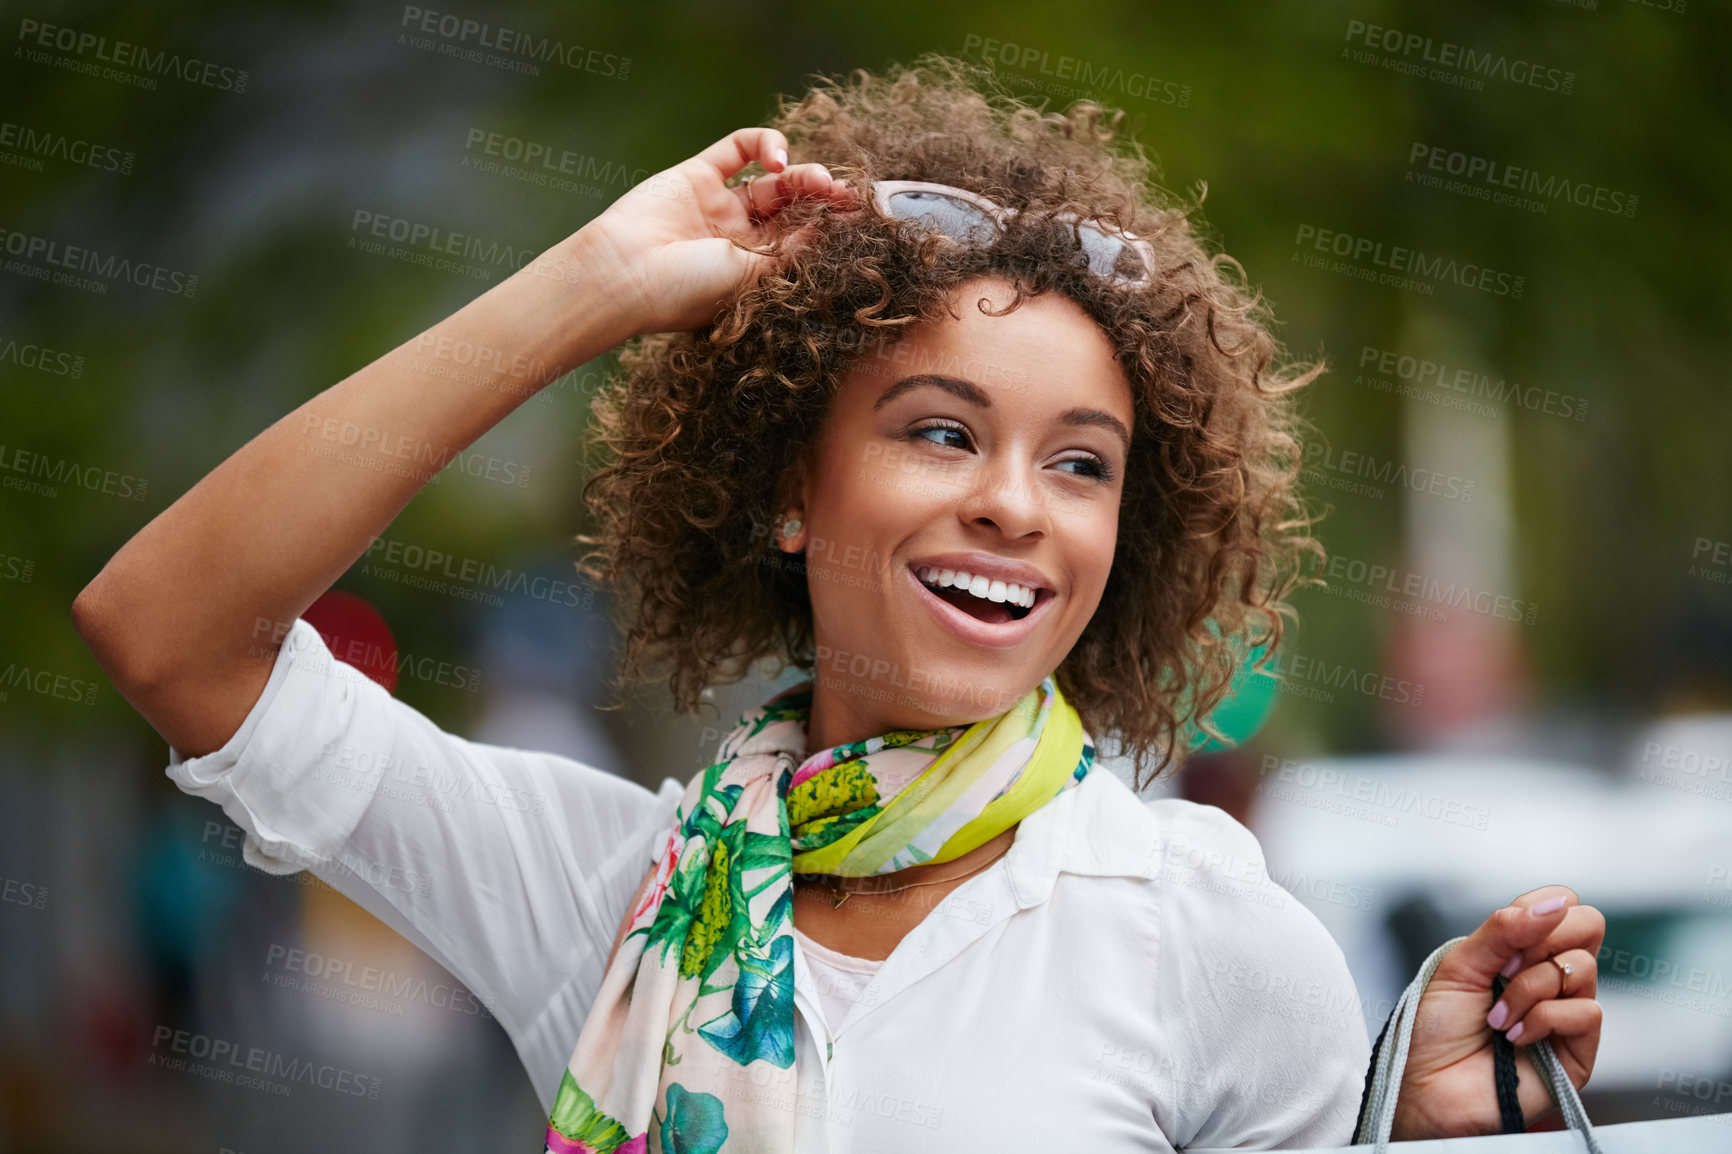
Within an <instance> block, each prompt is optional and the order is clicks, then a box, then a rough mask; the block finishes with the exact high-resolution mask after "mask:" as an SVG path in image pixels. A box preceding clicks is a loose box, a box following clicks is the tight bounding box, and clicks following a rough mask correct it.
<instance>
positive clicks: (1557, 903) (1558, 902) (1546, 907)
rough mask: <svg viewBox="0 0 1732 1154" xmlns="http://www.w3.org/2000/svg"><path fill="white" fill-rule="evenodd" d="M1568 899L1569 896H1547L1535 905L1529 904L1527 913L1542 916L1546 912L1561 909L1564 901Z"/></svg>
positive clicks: (1554, 911) (1549, 912) (1537, 916)
mask: <svg viewBox="0 0 1732 1154" xmlns="http://www.w3.org/2000/svg"><path fill="white" fill-rule="evenodd" d="M1569 900H1570V899H1569V898H1566V897H1563V896H1561V895H1560V896H1558V897H1555V898H1547V899H1546V900H1545V901H1543V902H1541V903H1540V904H1539V905H1537V906H1529V907H1528V913H1530V914H1532V915H1533V916H1534V917H1536V918H1539V917H1544V916H1545V915H1546V914H1551V913H1556V912H1557V911H1558V910H1561V909H1563V908H1564V903H1565V902H1567V901H1569Z"/></svg>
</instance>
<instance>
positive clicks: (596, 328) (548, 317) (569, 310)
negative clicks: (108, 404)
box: [74, 232, 631, 751]
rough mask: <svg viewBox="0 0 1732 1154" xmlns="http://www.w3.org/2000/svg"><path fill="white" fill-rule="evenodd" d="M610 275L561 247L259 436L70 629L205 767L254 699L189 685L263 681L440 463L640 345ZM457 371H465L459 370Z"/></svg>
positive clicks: (113, 568)
mask: <svg viewBox="0 0 1732 1154" xmlns="http://www.w3.org/2000/svg"><path fill="white" fill-rule="evenodd" d="M609 270H610V266H609V263H608V262H607V261H606V260H605V259H602V258H601V257H598V256H596V255H594V247H593V243H592V241H591V238H590V237H589V236H586V234H585V233H582V232H580V233H578V234H577V235H575V236H573V237H571V238H568V239H567V240H566V241H563V242H561V244H559V245H556V246H554V247H553V248H551V249H549V250H548V252H547V253H545V254H543V256H542V257H540V258H538V259H537V260H536V261H534V262H531V263H530V264H529V265H526V266H525V267H524V268H523V269H521V270H519V271H518V272H516V273H515V274H513V275H512V276H511V277H509V278H507V279H506V280H505V281H503V282H501V283H500V284H498V285H496V286H494V287H493V288H492V289H490V290H488V291H487V292H486V293H484V294H482V295H481V296H480V297H478V298H476V299H475V300H473V301H471V302H470V303H469V304H467V305H465V306H464V307H463V308H461V309H459V310H458V311H457V312H455V313H453V314H452V315H451V316H449V317H447V318H446V319H445V320H443V321H441V322H439V323H438V324H436V325H434V326H433V327H432V328H430V329H428V330H426V331H425V332H424V333H421V334H419V335H418V336H416V337H414V338H411V339H410V340H408V341H406V342H404V343H403V344H402V345H400V346H398V347H397V348H395V349H393V350H392V351H390V352H389V353H386V354H385V355H384V356H382V357H380V358H379V359H378V360H376V361H374V362H373V363H371V364H369V365H368V366H366V367H365V368H363V369H361V370H360V371H359V372H356V373H354V374H353V375H351V376H349V377H347V378H345V379H344V380H342V381H340V382H338V383H337V384H335V385H333V386H331V387H330V388H328V389H326V390H325V391H324V392H322V393H320V394H319V395H318V396H316V397H314V398H312V399H311V400H309V401H308V402H306V403H305V404H304V405H302V406H300V407H299V408H297V409H296V410H294V411H293V412H291V413H289V414H288V415H287V416H285V417H283V418H282V419H281V420H279V421H277V422H276V423H275V424H273V425H272V426H270V427H269V428H268V429H266V430H264V431H263V432H262V433H260V434H259V435H258V436H256V437H254V438H253V439H252V440H251V441H249V442H248V443H247V444H246V445H244V446H242V447H241V448H240V449H239V450H237V451H236V452H235V453H234V454H233V455H231V456H230V457H229V458H228V459H227V460H225V461H224V462H223V463H222V464H221V465H219V466H218V467H217V468H216V469H214V470H212V472H211V473H210V474H209V475H207V476H206V477H204V478H203V479H202V480H201V481H199V482H198V484H196V485H195V486H193V487H192V489H190V490H189V491H188V492H187V493H185V494H184V495H183V496H182V497H181V498H180V499H179V500H177V501H175V502H174V504H172V505H171V506H169V508H167V509H166V510H164V511H163V512H162V513H161V514H160V515H158V516H157V517H156V518H155V519H154V520H152V521H151V522H150V523H149V524H148V525H146V526H145V527H144V528H143V529H142V530H140V531H139V533H138V534H137V535H136V536H134V537H133V538H132V540H130V541H129V542H127V544H126V545H125V546H124V547H122V548H121V550H120V551H119V552H118V553H116V554H115V556H114V557H113V558H112V559H111V560H110V561H109V563H108V564H107V566H105V567H104V569H103V570H102V572H101V573H100V574H98V575H97V577H96V578H95V580H93V581H92V582H91V583H90V585H89V586H88V587H87V588H86V589H85V590H84V592H83V593H82V594H81V595H80V597H79V599H78V603H77V604H76V605H75V606H74V617H75V620H76V621H77V624H78V628H79V631H80V633H81V634H82V635H83V636H84V638H85V640H86V641H87V642H88V643H89V644H90V646H91V648H92V650H93V651H94V652H95V653H96V656H97V658H98V660H99V661H100V662H101V663H102V665H103V666H104V668H105V669H106V670H107V672H108V673H109V675H110V677H111V678H112V679H114V681H115V683H116V685H117V687H119V688H120V689H121V691H122V692H123V693H124V694H126V696H127V697H128V698H129V699H131V700H132V701H133V704H134V705H135V706H137V707H138V708H139V710H140V712H141V713H143V714H144V715H145V717H146V718H147V719H148V720H149V721H150V722H151V723H152V724H153V725H154V726H156V728H157V730H158V731H159V732H161V733H162V734H163V735H164V737H166V738H167V739H168V740H169V741H170V743H171V744H173V745H175V747H176V748H178V749H182V750H185V751H202V750H205V749H209V748H215V747H216V746H217V745H220V744H221V743H222V742H223V741H224V740H226V739H227V737H228V736H229V735H230V734H231V733H232V732H233V731H234V730H235V729H236V728H237V727H238V726H239V724H240V722H241V720H243V719H244V717H245V712H246V708H247V707H248V706H249V704H250V701H251V700H253V699H255V698H256V693H253V694H251V695H250V696H248V695H246V694H239V695H227V694H221V693H219V694H215V695H213V694H211V693H196V694H194V693H188V692H187V691H186V688H185V687H186V686H188V685H191V684H195V683H197V684H204V685H210V686H216V685H224V684H230V683H232V682H233V680H234V679H235V678H237V677H238V678H240V679H241V680H246V679H247V678H248V677H249V676H250V677H251V678H252V679H255V680H256V679H259V677H260V675H261V674H262V673H264V672H266V671H268V667H269V661H270V656H271V654H272V652H273V651H274V648H275V645H276V643H277V642H278V641H279V640H280V638H281V632H282V630H281V627H280V625H281V623H287V622H291V621H293V620H294V618H295V617H297V616H299V615H300V614H301V613H302V612H303V611H304V610H305V609H306V607H307V606H308V605H310V604H311V603H312V602H313V600H314V599H316V598H317V597H318V596H319V595H320V594H321V593H323V592H324V591H325V590H326V589H328V588H330V586H331V585H332V584H333V583H334V582H335V581H336V580H337V578H338V577H340V576H341V575H342V574H343V573H344V572H345V571H346V570H347V569H348V568H349V566H350V565H352V564H353V563H354V562H355V560H356V558H358V557H359V556H360V555H361V554H362V553H363V552H364V551H365V549H366V548H367V546H368V544H369V543H370V542H371V541H372V540H373V539H374V538H375V537H377V536H378V535H379V534H380V533H382V532H383V531H384V529H385V527H386V526H388V525H389V524H390V523H391V521H392V520H393V519H394V518H395V517H396V515H397V514H398V513H399V512H400V511H401V510H402V508H403V507H404V506H405V505H406V504H408V503H409V500H410V499H411V498H412V497H414V495H415V494H416V493H417V492H419V491H420V489H421V488H422V486H423V485H425V484H426V483H427V482H428V481H429V480H431V479H432V478H433V476H435V475H436V474H437V473H438V471H439V469H440V468H442V467H443V466H444V464H446V463H447V462H448V461H450V460H451V459H452V457H453V456H454V455H455V454H456V453H458V452H460V451H462V450H464V449H466V448H467V447H468V446H469V445H470V444H472V443H473V442H474V441H475V440H476V439H477V438H478V437H480V436H481V435H482V434H483V433H485V432H486V431H487V430H488V429H490V428H491V427H493V425H495V424H496V423H498V422H499V421H500V420H501V419H503V418H504V417H505V416H506V415H507V414H509V413H510V412H511V411H512V410H513V409H515V408H516V407H517V406H518V405H520V404H522V403H523V402H524V401H525V400H526V399H527V398H528V397H530V396H532V395H533V394H534V392H535V391H536V389H538V388H539V387H540V386H542V385H544V384H545V383H547V382H548V381H549V380H551V379H553V378H555V377H557V376H559V375H560V374H561V373H563V372H565V371H566V370H568V369H570V368H574V367H576V366H577V365H580V364H583V363H584V362H585V361H587V360H590V359H591V358H593V357H595V356H597V355H599V354H601V353H603V352H605V351H606V350H607V349H609V348H611V347H612V346H613V345H615V344H617V343H618V342H619V341H620V340H621V339H623V338H624V337H626V336H627V335H629V333H630V329H631V325H630V321H629V319H628V318H625V317H623V316H621V310H620V309H619V307H618V305H617V301H618V299H619V294H618V293H617V291H616V290H615V288H614V286H613V284H612V283H611V274H610V271H609ZM459 362H468V363H464V364H462V365H461V369H460V371H458V372H455V373H454V372H452V371H451V370H454V369H458V368H459ZM261 623H264V624H263V625H262V627H261ZM261 633H262V636H261ZM261 685H262V681H261ZM189 699H196V700H197V701H198V703H199V705H200V708H197V709H190V708H186V705H187V703H188V701H189ZM237 709H238V710H239V714H238V715H236V716H230V715H231V714H234V713H235V711H236V710H237Z"/></svg>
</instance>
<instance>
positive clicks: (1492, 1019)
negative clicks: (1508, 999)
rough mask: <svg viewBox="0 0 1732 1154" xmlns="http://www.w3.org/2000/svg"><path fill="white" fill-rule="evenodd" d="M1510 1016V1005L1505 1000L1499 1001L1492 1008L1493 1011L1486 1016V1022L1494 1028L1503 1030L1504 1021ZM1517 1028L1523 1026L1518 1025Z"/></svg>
mask: <svg viewBox="0 0 1732 1154" xmlns="http://www.w3.org/2000/svg"><path fill="white" fill-rule="evenodd" d="M1508 1017H1509V1005H1508V1004H1507V1003H1505V1002H1499V1003H1498V1004H1497V1005H1495V1006H1493V1007H1492V1008H1491V1013H1489V1014H1487V1015H1486V1016H1485V1024H1486V1025H1488V1026H1490V1027H1491V1028H1492V1029H1494V1030H1501V1029H1503V1024H1504V1021H1505V1020H1506V1019H1507V1018H1508ZM1516 1029H1518V1030H1519V1029H1521V1027H1520V1026H1517V1027H1516ZM1512 1032H1513V1031H1512Z"/></svg>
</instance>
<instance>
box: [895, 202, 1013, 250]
mask: <svg viewBox="0 0 1732 1154" xmlns="http://www.w3.org/2000/svg"><path fill="white" fill-rule="evenodd" d="M890 215H891V216H893V217H895V218H896V219H897V220H917V221H920V222H922V223H923V224H925V225H926V226H927V227H928V228H932V229H936V230H937V231H938V232H941V233H943V234H944V235H945V236H951V237H955V238H956V239H957V240H962V241H967V242H969V243H970V244H990V243H991V241H992V238H993V236H994V234H996V233H997V231H998V228H997V224H996V223H995V222H994V221H993V219H992V217H990V216H988V215H987V214H986V213H985V212H983V211H982V210H981V209H979V208H978V207H976V206H975V205H972V204H969V203H968V202H967V201H965V200H958V199H956V198H955V197H953V196H944V195H943V194H941V193H934V192H897V193H892V194H891V196H890Z"/></svg>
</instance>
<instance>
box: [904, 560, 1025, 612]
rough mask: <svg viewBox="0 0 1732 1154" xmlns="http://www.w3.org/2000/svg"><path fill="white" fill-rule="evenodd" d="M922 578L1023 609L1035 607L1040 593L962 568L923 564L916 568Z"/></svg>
mask: <svg viewBox="0 0 1732 1154" xmlns="http://www.w3.org/2000/svg"><path fill="white" fill-rule="evenodd" d="M915 573H916V574H917V575H918V576H919V578H920V580H921V581H923V582H925V583H926V584H928V585H932V586H935V587H936V588H939V589H943V588H945V587H946V586H954V587H955V588H957V589H961V590H963V591H964V592H967V593H971V594H973V595H974V596H976V597H979V598H981V599H983V600H986V601H997V602H1009V603H1010V604H1012V605H1016V606H1020V607H1021V608H1023V609H1032V608H1034V603H1035V601H1036V600H1037V599H1038V596H1039V594H1038V593H1037V591H1036V590H1034V589H1031V588H1029V587H1028V586H1026V585H1018V584H1016V583H1015V582H1013V581H997V580H993V579H992V578H989V577H977V576H975V575H974V574H972V573H969V572H967V571H965V570H961V569H939V568H936V567H934V566H931V565H922V566H921V567H920V568H919V569H917V570H915Z"/></svg>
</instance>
